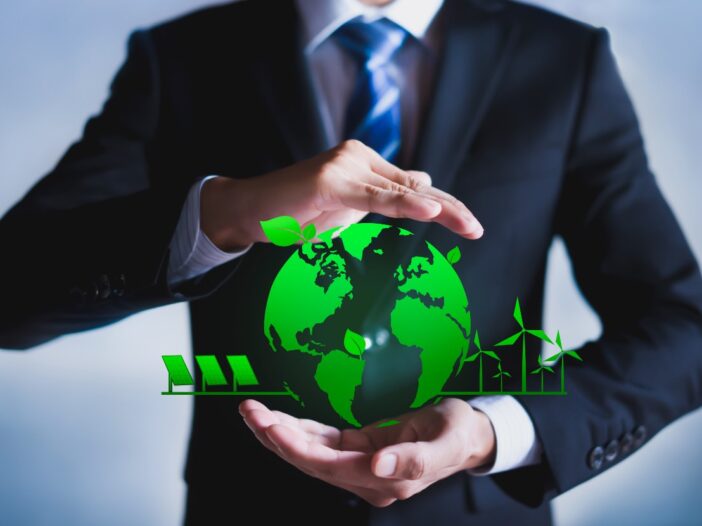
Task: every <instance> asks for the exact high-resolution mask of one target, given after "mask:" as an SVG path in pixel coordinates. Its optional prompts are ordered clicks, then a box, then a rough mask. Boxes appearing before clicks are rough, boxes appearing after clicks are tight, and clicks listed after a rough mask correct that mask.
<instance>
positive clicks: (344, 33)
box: [334, 18, 407, 69]
mask: <svg viewBox="0 0 702 526" xmlns="http://www.w3.org/2000/svg"><path fill="white" fill-rule="evenodd" d="M334 36H335V37H336V39H337V41H338V42H339V43H340V44H341V45H342V46H343V47H344V48H345V49H346V50H347V51H348V52H349V53H350V54H351V55H352V56H353V57H354V58H355V59H356V60H358V61H359V62H361V64H362V65H365V66H366V67H367V68H368V69H374V68H375V67H377V66H381V65H384V64H386V63H387V62H388V61H389V60H390V58H391V57H392V55H393V54H394V53H395V52H396V51H397V50H398V49H399V48H400V46H402V44H403V42H404V41H405V39H406V37H407V31H405V30H404V29H403V28H402V27H400V26H398V25H397V24H395V23H394V22H391V21H390V20H388V19H387V18H380V19H378V20H375V21H374V22H365V21H363V20H362V19H361V18H356V19H353V20H350V21H348V22H346V23H345V24H344V25H342V26H341V27H339V29H337V30H336V32H335V33H334Z"/></svg>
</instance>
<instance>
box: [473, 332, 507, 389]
mask: <svg viewBox="0 0 702 526" xmlns="http://www.w3.org/2000/svg"><path fill="white" fill-rule="evenodd" d="M473 343H475V346H476V347H477V348H478V350H477V351H476V352H475V353H473V354H471V355H470V356H468V357H466V359H465V361H466V362H474V361H475V360H476V359H477V360H478V374H479V377H478V391H480V392H481V393H482V392H483V355H485V356H489V357H490V358H492V359H493V360H497V361H498V362H499V361H500V357H499V356H497V354H495V352H494V351H490V350H487V349H483V348H482V347H481V345H480V336H479V335H478V331H475V337H474V338H473Z"/></svg>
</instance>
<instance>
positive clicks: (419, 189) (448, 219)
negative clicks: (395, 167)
mask: <svg viewBox="0 0 702 526" xmlns="http://www.w3.org/2000/svg"><path fill="white" fill-rule="evenodd" d="M364 182H366V183H369V184H371V185H373V186H377V187H380V188H382V189H384V190H388V191H391V192H397V193H405V192H408V190H409V191H411V192H414V193H415V194H417V195H418V196H420V197H426V198H428V199H432V200H434V201H436V202H437V203H439V204H440V205H441V212H440V213H439V214H437V215H435V216H434V217H431V218H430V219H431V220H432V221H435V222H437V223H439V224H441V225H443V226H445V227H446V228H448V229H449V230H452V231H453V232H456V233H457V234H459V235H462V236H464V237H467V238H469V239H477V238H479V237H480V236H481V235H482V234H483V227H482V225H481V224H480V222H479V221H478V220H477V219H476V218H475V216H474V215H473V214H472V213H471V211H470V210H468V208H467V207H466V206H465V205H464V204H463V203H462V202H461V201H459V200H458V199H456V198H455V197H454V196H452V195H451V194H449V193H447V192H444V191H443V190H440V189H438V188H434V187H433V186H431V185H427V184H424V183H421V182H419V180H418V179H416V178H413V177H410V176H404V175H402V176H398V177H395V178H393V179H390V178H385V177H381V176H379V175H378V174H373V173H371V174H367V175H366V176H365V177H364Z"/></svg>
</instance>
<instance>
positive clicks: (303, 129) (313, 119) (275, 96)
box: [254, 1, 331, 162]
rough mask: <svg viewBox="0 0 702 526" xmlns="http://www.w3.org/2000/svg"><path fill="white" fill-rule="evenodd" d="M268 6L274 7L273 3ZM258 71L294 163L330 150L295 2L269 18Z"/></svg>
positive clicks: (270, 107) (257, 64)
mask: <svg viewBox="0 0 702 526" xmlns="http://www.w3.org/2000/svg"><path fill="white" fill-rule="evenodd" d="M265 5H267V7H268V9H273V7H272V6H271V5H269V4H265ZM265 21H266V24H267V26H266V27H267V29H266V32H265V35H262V38H261V40H260V47H261V50H260V55H259V60H257V61H255V63H254V74H255V75H256V77H257V81H258V84H259V89H260V92H261V94H262V95H263V97H264V101H265V104H266V105H267V106H268V108H269V109H270V112H271V114H272V115H273V117H274V120H275V121H276V123H277V124H278V127H279V129H280V132H281V134H282V137H283V139H284V141H285V143H286V144H287V146H288V148H289V150H290V154H291V157H292V159H293V161H294V162H296V161H300V160H303V159H306V158H308V157H312V156H313V155H316V154H317V153H319V152H321V151H323V150H325V149H328V148H329V147H331V145H329V144H327V139H326V135H325V133H324V127H323V124H322V118H321V115H320V113H319V108H318V105H317V103H316V101H315V91H314V85H313V80H312V75H311V72H310V70H309V66H308V64H307V60H306V58H305V55H304V51H303V44H302V29H301V27H302V26H301V23H300V20H299V14H298V13H297V9H296V8H295V6H294V3H293V2H292V1H285V2H281V3H280V4H279V5H278V4H276V6H275V9H274V12H273V13H267V15H266V17H265Z"/></svg>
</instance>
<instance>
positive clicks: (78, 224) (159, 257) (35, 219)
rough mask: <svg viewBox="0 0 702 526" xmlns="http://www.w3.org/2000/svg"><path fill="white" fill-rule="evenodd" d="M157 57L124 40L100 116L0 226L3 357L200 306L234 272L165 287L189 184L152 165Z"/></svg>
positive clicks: (148, 47) (134, 40) (141, 40)
mask: <svg viewBox="0 0 702 526" xmlns="http://www.w3.org/2000/svg"><path fill="white" fill-rule="evenodd" d="M156 55H157V54H156V52H155V47H154V45H153V44H152V41H151V37H150V35H149V33H148V32H146V31H135V32H134V33H133V34H132V35H131V36H130V38H129V43H128V52H127V58H126V60H125V61H124V63H123V64H122V66H121V68H120V69H119V71H118V72H117V74H116V75H115V77H114V79H113V81H112V83H111V89H110V95H109V97H108V99H107V100H106V102H105V104H104V105H103V108H102V110H101V111H100V112H99V113H98V114H97V115H96V116H93V117H92V118H90V119H89V120H88V122H87V123H86V125H85V128H84V131H83V135H82V137H81V138H80V140H78V141H77V142H76V143H74V144H73V145H72V146H71V147H70V148H69V149H68V150H67V152H66V153H65V154H64V156H63V158H62V159H61V160H60V161H59V162H58V164H57V165H56V166H55V168H54V169H53V170H52V171H51V172H50V173H48V174H47V175H45V176H44V177H43V178H42V179H41V180H40V181H39V182H38V183H37V184H36V185H34V187H33V188H31V190H30V191H29V192H28V193H27V194H26V195H25V196H24V197H23V198H22V199H21V200H20V201H19V202H18V203H17V204H16V205H15V206H14V207H13V208H12V209H11V210H10V211H9V212H8V213H7V214H6V215H5V216H4V217H3V219H2V221H0V244H1V245H2V247H3V257H2V258H0V271H1V272H0V275H2V276H3V279H4V282H5V283H4V286H3V293H2V295H0V310H1V311H2V312H3V316H2V317H1V318H0V347H4V348H13V349H26V348H29V347H32V346H35V345H38V344H40V343H43V342H46V341H48V340H51V339H53V338H55V337H57V336H59V335H62V334H65V333H69V332H76V331H81V330H86V329H91V328H94V327H99V326H102V325H106V324H108V323H112V322H114V321H117V320H119V319H121V318H124V317H125V316H128V315H130V314H133V313H135V312H138V311H140V310H143V309H146V308H150V307H156V306H159V305H165V304H168V303H173V302H176V301H181V300H184V299H192V298H196V297H200V296H203V295H206V294H208V293H210V292H211V291H213V290H214V289H215V288H216V287H217V286H219V284H221V283H222V282H223V280H224V279H225V278H226V277H227V276H228V275H229V274H230V273H231V272H232V271H233V270H234V269H235V267H236V266H237V264H238V263H237V261H232V262H230V263H227V264H225V265H222V266H220V267H217V269H215V270H212V271H210V272H207V273H205V274H204V275H202V276H198V278H197V279H195V280H192V281H189V282H187V283H186V284H184V285H183V286H182V287H180V288H179V290H178V291H175V290H172V289H171V288H170V287H169V286H168V282H167V279H166V275H167V272H166V271H167V267H168V257H169V250H168V248H169V242H170V240H171V237H172V235H173V232H174V230H175V227H176V224H177V221H178V217H179V214H180V211H181V208H182V206H183V204H184V202H185V199H186V195H187V192H188V189H189V188H190V185H191V184H192V181H193V180H194V178H193V177H191V175H190V174H186V173H184V172H183V173H178V167H177V164H175V163H174V167H173V168H172V169H168V170H166V169H164V168H163V166H162V165H156V164H155V163H153V162H152V161H151V159H152V151H153V149H154V148H155V143H156V142H157V141H158V138H159V127H160V126H161V115H160V113H161V107H162V106H163V103H162V93H161V92H162V88H161V86H160V75H159V65H158V60H157V56H156ZM165 172H168V173H165Z"/></svg>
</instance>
